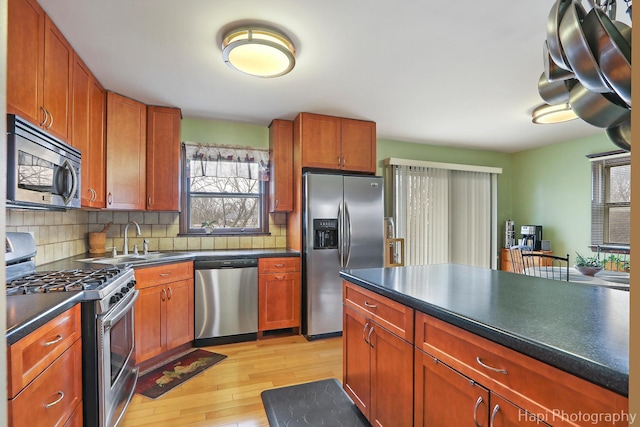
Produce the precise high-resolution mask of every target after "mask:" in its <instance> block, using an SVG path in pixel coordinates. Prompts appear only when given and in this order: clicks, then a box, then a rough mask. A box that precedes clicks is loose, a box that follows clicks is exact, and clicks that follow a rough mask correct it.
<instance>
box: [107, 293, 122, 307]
mask: <svg viewBox="0 0 640 427" xmlns="http://www.w3.org/2000/svg"><path fill="white" fill-rule="evenodd" d="M119 300H120V297H119V296H118V294H116V295H114V296H112V297H111V299H109V305H113V304H115V303H117V302H118V301H119Z"/></svg>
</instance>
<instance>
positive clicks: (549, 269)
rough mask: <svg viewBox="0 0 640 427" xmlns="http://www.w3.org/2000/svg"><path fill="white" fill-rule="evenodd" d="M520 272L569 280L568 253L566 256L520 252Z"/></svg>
mask: <svg viewBox="0 0 640 427" xmlns="http://www.w3.org/2000/svg"><path fill="white" fill-rule="evenodd" d="M522 265H523V269H522V272H523V273H524V274H526V275H527V276H536V277H544V278H547V279H554V280H565V281H567V282H568V281H569V254H567V256H566V257H561V256H556V255H550V254H541V253H522Z"/></svg>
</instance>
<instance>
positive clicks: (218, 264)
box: [193, 258, 258, 270]
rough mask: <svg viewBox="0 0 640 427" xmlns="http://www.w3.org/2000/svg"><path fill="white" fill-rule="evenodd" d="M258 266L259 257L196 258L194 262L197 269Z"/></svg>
mask: <svg viewBox="0 0 640 427" xmlns="http://www.w3.org/2000/svg"><path fill="white" fill-rule="evenodd" d="M257 266H258V259H257V258H237V259H205V260H196V261H195V262H194V264H193V267H194V269H196V270H220V269H223V268H250V267H257Z"/></svg>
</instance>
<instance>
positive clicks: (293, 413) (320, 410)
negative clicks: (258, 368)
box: [261, 378, 370, 427]
mask: <svg viewBox="0 0 640 427" xmlns="http://www.w3.org/2000/svg"><path fill="white" fill-rule="evenodd" d="M261 397H262V403H263V404H264V408H265V411H266V413H267V419H268V420H269V426H271V427H284V426H286V427H297V426H305V427H308V426H325V427H370V424H369V423H368V422H367V419H366V418H365V417H364V415H362V413H361V412H360V410H359V409H358V408H357V407H356V405H355V404H354V403H353V402H352V401H351V399H350V398H349V396H347V394H346V393H345V392H344V390H343V389H342V385H341V384H340V382H339V381H338V380H337V379H335V378H331V379H327V380H320V381H314V382H311V383H306V384H298V385H293V386H289V387H282V388H275V389H271V390H265V391H263V392H262V394H261Z"/></svg>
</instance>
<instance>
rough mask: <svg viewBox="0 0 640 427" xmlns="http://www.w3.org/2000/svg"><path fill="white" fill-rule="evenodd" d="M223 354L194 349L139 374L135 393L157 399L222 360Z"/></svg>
mask: <svg viewBox="0 0 640 427" xmlns="http://www.w3.org/2000/svg"><path fill="white" fill-rule="evenodd" d="M226 357H227V356H225V355H224V354H218V353H213V352H211V351H206V350H201V349H196V350H192V351H190V352H189V353H186V354H183V355H181V356H179V357H178V358H176V359H173V360H171V361H169V362H166V363H165V364H163V365H161V366H159V367H153V368H151V369H149V370H147V371H145V372H143V373H141V374H140V376H139V378H138V384H137V385H136V393H138V394H141V395H143V396H145V397H148V398H149V399H157V398H158V397H160V396H162V395H163V394H165V393H166V392H168V391H169V390H173V389H174V388H175V387H177V386H179V385H181V384H182V383H184V382H185V381H187V380H189V379H191V378H193V377H195V376H196V375H198V374H199V373H200V372H202V371H204V370H205V369H208V368H210V367H212V366H213V365H215V364H216V363H218V362H220V361H222V360H224V359H225V358H226Z"/></svg>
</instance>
